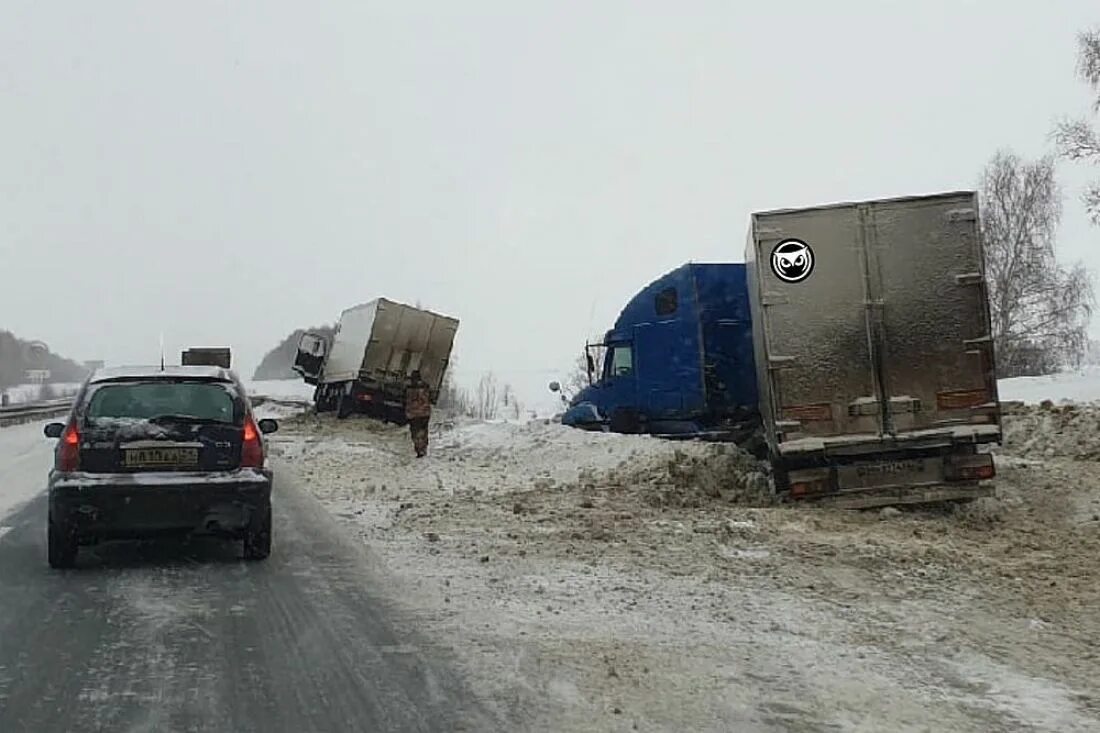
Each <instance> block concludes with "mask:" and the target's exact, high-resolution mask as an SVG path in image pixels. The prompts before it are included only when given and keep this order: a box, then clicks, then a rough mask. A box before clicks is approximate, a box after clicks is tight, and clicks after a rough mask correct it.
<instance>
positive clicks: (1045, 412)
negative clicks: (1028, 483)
mask: <svg viewBox="0 0 1100 733" xmlns="http://www.w3.org/2000/svg"><path fill="white" fill-rule="evenodd" d="M1002 422H1003V429H1004V438H1005V442H1004V448H1003V452H1005V453H1008V454H1010V455H1015V456H1022V457H1029V458H1055V457H1065V458H1076V459H1080V460H1100V406H1096V405H1074V404H1065V405H1049V404H1048V405H1045V406H1039V407H1035V406H1030V405H1026V406H1009V405H1006V406H1005V408H1004V410H1003V415H1002Z"/></svg>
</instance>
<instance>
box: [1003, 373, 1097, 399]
mask: <svg viewBox="0 0 1100 733" xmlns="http://www.w3.org/2000/svg"><path fill="white" fill-rule="evenodd" d="M997 389H998V391H999V392H1000V397H1001V400H1002V401H1012V400H1018V401H1021V402H1027V403H1031V404H1037V403H1040V402H1042V401H1043V400H1050V401H1052V402H1094V401H1098V400H1100V367H1097V366H1092V367H1085V368H1084V369H1079V370H1076V371H1068V372H1061V373H1059V374H1050V375H1047V376H1043V377H1013V378H1012V379H1002V380H1000V381H999V382H998V383H997Z"/></svg>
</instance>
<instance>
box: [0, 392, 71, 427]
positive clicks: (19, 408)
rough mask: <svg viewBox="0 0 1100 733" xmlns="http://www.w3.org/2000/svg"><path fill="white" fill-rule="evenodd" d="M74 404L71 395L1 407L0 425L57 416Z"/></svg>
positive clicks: (18, 423)
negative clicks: (57, 398)
mask: <svg viewBox="0 0 1100 733" xmlns="http://www.w3.org/2000/svg"><path fill="white" fill-rule="evenodd" d="M72 406H73V400H72V398H71V397H67V398H65V399H61V400H50V401H49V402H30V403H26V404H22V405H9V406H8V407H0V427H2V426H6V425H20V424H22V423H26V422H31V421H33V420H41V419H43V418H47V417H57V416H60V415H64V414H65V413H67V412H68V411H69V410H70V409H71V408H72Z"/></svg>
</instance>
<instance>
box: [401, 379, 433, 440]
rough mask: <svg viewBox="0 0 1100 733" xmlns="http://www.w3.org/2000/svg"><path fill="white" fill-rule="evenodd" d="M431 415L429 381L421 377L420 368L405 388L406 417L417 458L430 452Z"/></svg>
mask: <svg viewBox="0 0 1100 733" xmlns="http://www.w3.org/2000/svg"><path fill="white" fill-rule="evenodd" d="M431 416H432V402H431V392H430V390H429V388H428V383H427V382H425V381H424V380H423V379H422V378H421V377H420V370H417V371H414V372H413V373H412V375H411V376H410V378H409V384H408V386H407V387H406V388H405V417H406V419H408V421H409V432H410V433H411V434H412V442H413V448H414V449H415V450H416V457H417V458H423V457H424V455H425V454H427V452H428V421H429V420H430V419H431Z"/></svg>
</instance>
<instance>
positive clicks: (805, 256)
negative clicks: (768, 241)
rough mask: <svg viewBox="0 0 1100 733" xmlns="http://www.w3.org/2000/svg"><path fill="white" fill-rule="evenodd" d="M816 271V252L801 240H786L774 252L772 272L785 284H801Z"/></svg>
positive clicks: (776, 246)
mask: <svg viewBox="0 0 1100 733" xmlns="http://www.w3.org/2000/svg"><path fill="white" fill-rule="evenodd" d="M813 271H814V251H813V250H812V249H810V245H808V244H806V243H805V242H803V241H802V240H801V239H784V240H783V241H782V242H780V243H779V244H777V245H775V249H773V250H772V272H774V273H775V276H776V277H778V278H779V279H780V280H782V281H783V282H788V283H800V282H802V281H803V280H805V279H806V278H808V277H809V276H810V273H811V272H813Z"/></svg>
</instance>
